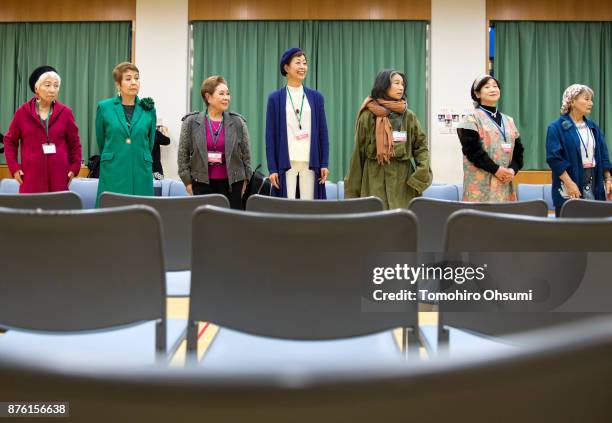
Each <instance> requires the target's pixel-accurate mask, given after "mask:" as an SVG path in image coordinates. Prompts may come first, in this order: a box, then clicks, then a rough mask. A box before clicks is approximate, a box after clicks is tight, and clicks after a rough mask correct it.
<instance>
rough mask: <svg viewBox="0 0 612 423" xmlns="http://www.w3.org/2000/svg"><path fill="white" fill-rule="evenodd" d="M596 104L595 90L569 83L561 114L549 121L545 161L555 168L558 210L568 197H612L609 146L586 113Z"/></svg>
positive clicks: (553, 176)
mask: <svg viewBox="0 0 612 423" xmlns="http://www.w3.org/2000/svg"><path fill="white" fill-rule="evenodd" d="M592 107H593V90H592V89H591V88H589V87H587V86H586V85H580V84H574V85H570V86H569V87H568V88H567V89H566V90H565V92H564V93H563V101H562V104H561V113H562V114H561V117H559V119H557V120H555V121H554V122H553V123H551V124H550V125H548V132H547V134H546V161H547V162H548V165H549V166H550V168H551V169H552V196H553V202H554V203H555V213H556V215H557V216H559V212H560V211H561V206H562V205H563V203H564V202H565V201H566V200H567V199H569V198H580V197H582V198H585V199H590V200H601V201H605V200H606V197H607V198H608V199H609V200H612V176H611V175H610V171H611V169H612V166H611V165H610V158H609V156H608V148H607V147H606V143H605V141H604V136H603V134H602V133H601V129H599V127H598V126H597V125H596V124H595V122H593V121H592V120H590V119H587V118H586V115H588V114H590V113H591V109H592Z"/></svg>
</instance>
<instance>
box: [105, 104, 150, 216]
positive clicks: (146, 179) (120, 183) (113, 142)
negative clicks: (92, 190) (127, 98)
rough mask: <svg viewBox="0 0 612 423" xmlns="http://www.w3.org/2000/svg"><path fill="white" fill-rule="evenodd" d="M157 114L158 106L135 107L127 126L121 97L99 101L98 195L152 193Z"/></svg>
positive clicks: (138, 105)
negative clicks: (107, 192)
mask: <svg viewBox="0 0 612 423" xmlns="http://www.w3.org/2000/svg"><path fill="white" fill-rule="evenodd" d="M156 124H157V117H156V115H155V108H153V109H151V110H144V109H143V108H142V105H141V104H140V99H139V98H138V97H136V107H135V109H134V115H133V116H132V121H131V124H130V125H128V123H127V120H126V118H125V112H124V111H123V106H122V105H121V98H120V97H113V98H109V99H106V100H103V101H101V102H99V103H98V110H97V112H96V139H97V141H98V148H99V150H100V180H99V182H98V198H97V200H96V207H97V205H98V204H97V203H98V200H99V198H100V194H102V193H103V192H104V191H109V192H116V193H120V194H131V195H153V169H152V165H153V157H152V156H151V151H152V150H153V144H154V142H155V127H156Z"/></svg>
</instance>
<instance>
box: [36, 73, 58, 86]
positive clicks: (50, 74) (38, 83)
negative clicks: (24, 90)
mask: <svg viewBox="0 0 612 423" xmlns="http://www.w3.org/2000/svg"><path fill="white" fill-rule="evenodd" d="M47 78H53V79H55V80H57V84H58V85H60V86H61V85H62V78H60V76H59V75H58V74H57V72H53V71H49V72H45V73H43V74H42V75H40V77H38V81H36V84H34V89H36V90H37V89H38V87H40V84H42V82H43V81H44V80H45V79H47Z"/></svg>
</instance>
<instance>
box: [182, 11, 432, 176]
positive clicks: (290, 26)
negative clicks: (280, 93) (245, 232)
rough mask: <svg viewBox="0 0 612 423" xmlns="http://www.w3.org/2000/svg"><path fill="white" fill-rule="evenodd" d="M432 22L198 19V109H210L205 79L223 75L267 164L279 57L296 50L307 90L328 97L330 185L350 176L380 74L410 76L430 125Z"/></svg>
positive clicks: (194, 94) (255, 157)
mask: <svg viewBox="0 0 612 423" xmlns="http://www.w3.org/2000/svg"><path fill="white" fill-rule="evenodd" d="M426 25H427V24H426V22H414V21H203V22H193V67H192V72H193V74H192V82H193V84H192V90H191V106H192V109H193V110H202V108H203V107H204V104H203V101H202V96H201V94H200V84H201V82H202V81H203V80H204V79H205V78H206V77H208V76H210V75H223V76H224V77H225V78H226V79H227V81H228V85H229V88H230V93H231V95H232V104H231V110H233V111H236V112H239V113H241V114H242V115H244V116H245V117H246V119H247V125H248V128H249V134H250V136H251V154H252V163H253V165H254V166H256V165H257V164H259V163H261V164H263V166H264V169H265V170H266V172H267V167H266V159H265V138H264V134H265V113H266V104H267V98H268V94H269V93H270V92H272V91H273V90H275V89H278V88H280V87H282V86H283V85H284V84H285V83H286V79H285V78H284V77H283V76H282V75H281V74H280V72H279V68H278V60H279V58H280V56H281V54H282V53H283V52H284V51H285V50H286V49H287V48H289V47H300V48H302V49H303V50H304V51H305V52H306V54H307V59H308V64H309V68H308V76H307V78H306V81H305V85H307V86H309V87H311V88H315V89H317V90H319V91H321V93H322V94H323V96H324V97H325V108H326V114H327V124H328V127H329V141H330V153H329V155H330V157H329V159H330V173H331V174H330V180H332V181H337V180H339V179H342V178H343V177H344V175H345V174H346V171H347V169H348V165H349V162H350V158H351V154H352V151H353V143H354V141H353V140H354V126H355V118H356V114H357V110H358V108H359V106H360V105H361V103H362V101H363V99H364V98H365V97H366V96H367V95H369V93H370V90H371V88H372V84H373V82H374V78H375V76H376V74H377V72H378V71H379V70H381V69H384V68H395V69H398V70H401V71H403V72H405V73H406V75H407V77H408V89H407V94H408V104H409V107H410V108H411V109H413V110H414V111H415V112H416V114H417V116H418V117H419V120H420V121H421V123H422V125H423V127H426V122H427V120H426V109H425V97H426V93H425V87H426V81H425V63H426V51H425V43H426Z"/></svg>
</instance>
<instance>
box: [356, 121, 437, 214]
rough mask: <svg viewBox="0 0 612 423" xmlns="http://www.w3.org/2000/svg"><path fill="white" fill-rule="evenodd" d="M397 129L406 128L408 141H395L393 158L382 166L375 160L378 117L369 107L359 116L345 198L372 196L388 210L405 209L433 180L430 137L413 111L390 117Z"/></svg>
mask: <svg viewBox="0 0 612 423" xmlns="http://www.w3.org/2000/svg"><path fill="white" fill-rule="evenodd" d="M389 119H390V120H391V124H392V125H393V130H394V131H398V130H400V131H406V136H407V141H406V142H405V143H395V144H394V152H395V154H394V157H393V158H392V159H391V162H389V163H387V164H385V165H384V166H381V165H380V164H378V161H377V160H376V136H375V129H376V120H375V117H374V114H373V113H372V112H370V111H369V110H367V109H366V110H364V111H362V112H361V114H360V115H359V117H358V118H357V126H356V129H355V131H356V145H355V150H354V151H353V157H352V159H351V165H350V167H349V172H348V175H347V177H346V180H345V182H344V196H345V198H356V197H367V196H370V195H373V196H375V197H378V198H380V199H381V200H382V202H383V203H384V205H385V209H395V208H405V207H407V206H408V203H409V202H410V200H412V199H413V198H414V197H418V196H420V195H421V194H422V193H423V191H425V189H427V187H429V185H431V181H432V173H431V167H430V164H429V149H428V148H427V136H426V135H425V133H424V132H423V131H422V130H421V125H420V124H419V121H418V120H417V117H416V115H415V114H414V112H413V111H412V110H409V109H407V110H406V112H405V113H404V114H403V115H397V114H395V113H391V115H390V116H389Z"/></svg>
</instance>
